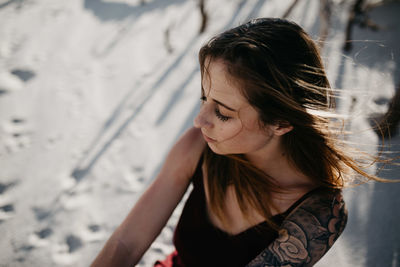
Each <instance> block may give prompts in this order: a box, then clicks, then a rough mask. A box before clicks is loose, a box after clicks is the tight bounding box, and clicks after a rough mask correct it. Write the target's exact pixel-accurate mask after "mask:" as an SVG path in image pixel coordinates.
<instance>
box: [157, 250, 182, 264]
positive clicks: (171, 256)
mask: <svg viewBox="0 0 400 267" xmlns="http://www.w3.org/2000/svg"><path fill="white" fill-rule="evenodd" d="M177 255H178V252H177V251H176V250H175V251H174V252H172V253H171V254H169V255H168V256H167V258H166V259H165V260H163V261H156V263H155V264H154V267H173V266H174V261H175V260H174V259H175V257H176V256H177Z"/></svg>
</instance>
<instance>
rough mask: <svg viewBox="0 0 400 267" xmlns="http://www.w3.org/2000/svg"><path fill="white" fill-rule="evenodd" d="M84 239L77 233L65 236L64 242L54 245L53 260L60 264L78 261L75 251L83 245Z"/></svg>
mask: <svg viewBox="0 0 400 267" xmlns="http://www.w3.org/2000/svg"><path fill="white" fill-rule="evenodd" d="M83 244H84V243H83V241H82V239H81V238H80V237H79V236H77V235H75V234H69V235H67V236H65V239H64V242H63V243H62V244H58V245H55V246H53V256H52V258H53V261H54V262H55V263H56V264H58V265H71V264H74V263H76V261H77V260H78V255H77V254H76V253H75V252H77V251H78V250H79V249H80V248H81V247H82V246H83Z"/></svg>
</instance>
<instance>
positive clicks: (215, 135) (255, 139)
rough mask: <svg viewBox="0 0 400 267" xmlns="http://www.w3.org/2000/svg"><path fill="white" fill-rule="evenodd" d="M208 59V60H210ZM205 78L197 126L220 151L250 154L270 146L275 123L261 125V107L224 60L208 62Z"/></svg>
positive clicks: (196, 121)
mask: <svg viewBox="0 0 400 267" xmlns="http://www.w3.org/2000/svg"><path fill="white" fill-rule="evenodd" d="M206 63H207V62H206ZM208 66H209V67H208V74H209V75H206V74H205V75H203V76H204V77H203V80H202V106H201V108H200V112H199V114H198V115H197V117H196V118H195V119H194V126H195V127H197V128H200V129H201V131H202V133H203V136H204V139H205V140H206V142H207V143H208V146H209V147H210V149H211V150H212V151H214V152H215V153H217V154H223V155H224V154H250V153H252V152H256V151H259V150H263V149H265V148H267V147H268V144H269V143H270V141H271V140H272V138H273V137H274V127H275V126H272V125H271V126H266V127H260V123H259V116H258V113H257V111H256V110H255V109H254V108H253V107H252V106H251V105H250V104H249V103H248V102H247V100H246V99H245V98H244V97H243V96H242V95H241V93H240V91H239V89H238V86H239V83H237V82H235V80H234V78H233V77H231V76H230V75H229V73H227V71H226V66H225V64H224V63H223V61H221V60H214V61H212V62H210V64H209V65H208Z"/></svg>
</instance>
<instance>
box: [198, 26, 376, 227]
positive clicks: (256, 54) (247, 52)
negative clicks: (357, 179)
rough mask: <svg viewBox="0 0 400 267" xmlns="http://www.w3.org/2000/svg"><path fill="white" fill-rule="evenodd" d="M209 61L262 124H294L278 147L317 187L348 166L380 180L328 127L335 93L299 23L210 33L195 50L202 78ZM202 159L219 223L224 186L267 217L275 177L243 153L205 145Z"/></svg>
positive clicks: (335, 183) (338, 179) (329, 184)
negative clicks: (237, 90)
mask: <svg viewBox="0 0 400 267" xmlns="http://www.w3.org/2000/svg"><path fill="white" fill-rule="evenodd" d="M215 60H221V61H222V62H223V63H224V64H225V66H226V69H227V72H228V74H229V75H230V76H231V77H232V78H233V79H235V82H237V84H238V85H239V86H238V87H239V88H240V90H241V93H242V95H243V96H244V97H245V98H246V99H247V101H248V102H249V103H250V104H251V105H252V106H253V107H254V108H255V109H256V110H257V111H258V114H259V119H260V123H261V125H263V126H265V125H281V126H287V125H291V126H293V130H292V131H290V132H288V133H286V134H285V135H283V137H282V145H283V148H284V152H285V154H286V156H287V158H288V159H289V162H290V163H291V164H292V166H294V167H295V168H296V169H297V170H299V171H300V172H301V173H303V174H305V175H306V176H307V177H309V178H310V179H312V181H313V182H314V184H315V185H316V186H322V187H325V188H336V189H340V188H342V187H343V186H344V185H345V182H346V179H350V177H351V174H352V173H356V174H358V175H360V176H362V177H366V178H368V179H375V180H380V179H379V178H378V177H375V176H373V175H370V174H368V173H367V172H365V171H364V169H363V168H362V167H361V164H360V162H359V161H357V160H356V159H353V158H352V156H350V155H349V153H348V150H347V149H345V147H344V145H343V143H342V142H341V141H340V138H339V137H338V136H337V133H338V132H337V130H335V128H334V127H332V122H334V120H332V118H331V117H332V116H331V115H332V114H333V111H334V110H333V109H334V97H333V95H334V93H333V91H332V89H331V87H330V85H329V81H328V79H327V76H326V74H325V70H324V67H323V64H322V60H321V57H320V55H319V51H318V48H317V46H316V44H315V43H314V42H313V40H312V39H311V38H310V36H309V35H308V34H307V33H306V32H305V31H304V30H303V29H302V28H301V27H300V26H298V25H297V24H295V23H293V22H290V21H287V20H283V19H274V18H261V19H254V20H251V21H250V22H248V23H246V24H243V25H240V26H238V27H236V28H233V29H230V30H227V31H225V32H223V33H221V34H219V35H217V36H215V37H213V38H212V39H211V40H210V41H208V42H207V43H206V44H205V45H204V46H203V47H202V48H201V49H200V52H199V61H200V68H201V75H202V77H203V78H204V77H205V76H206V75H209V74H208V65H209V64H210V63H212V62H213V61H215ZM204 160H205V166H206V170H207V188H208V191H209V196H210V199H209V201H210V202H211V203H210V207H211V209H212V211H213V212H214V213H215V214H216V215H217V216H218V217H219V218H220V219H221V220H222V222H224V221H225V217H224V212H223V210H224V200H225V193H226V189H227V187H228V186H229V185H233V186H234V189H235V191H236V196H237V198H238V203H239V206H240V208H241V210H242V212H243V213H244V214H245V215H246V214H248V213H247V211H248V210H249V207H252V208H255V209H256V210H257V211H259V212H260V213H261V214H263V216H264V217H265V219H266V220H267V222H270V220H269V218H270V217H271V210H270V207H274V206H273V205H272V202H271V199H270V198H269V196H270V194H268V192H273V191H275V192H278V191H282V190H283V189H282V188H279V187H278V186H277V185H276V183H274V177H268V176H267V175H266V174H265V173H263V172H262V171H261V170H259V169H257V168H256V167H254V166H253V165H251V164H250V163H249V162H248V161H247V160H246V159H245V157H244V156H243V155H225V156H222V155H217V154H215V153H214V152H212V151H211V150H210V149H209V148H206V150H205V152H204ZM270 223H271V222H270Z"/></svg>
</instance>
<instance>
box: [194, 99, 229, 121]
mask: <svg viewBox="0 0 400 267" xmlns="http://www.w3.org/2000/svg"><path fill="white" fill-rule="evenodd" d="M200 100H201V101H202V102H205V101H207V97H205V96H201V97H200ZM214 112H215V116H216V117H217V118H218V119H219V120H221V121H223V122H225V121H227V120H229V119H230V118H231V117H228V116H225V115H222V114H221V112H220V111H219V108H218V107H216V108H215V109H214Z"/></svg>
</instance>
